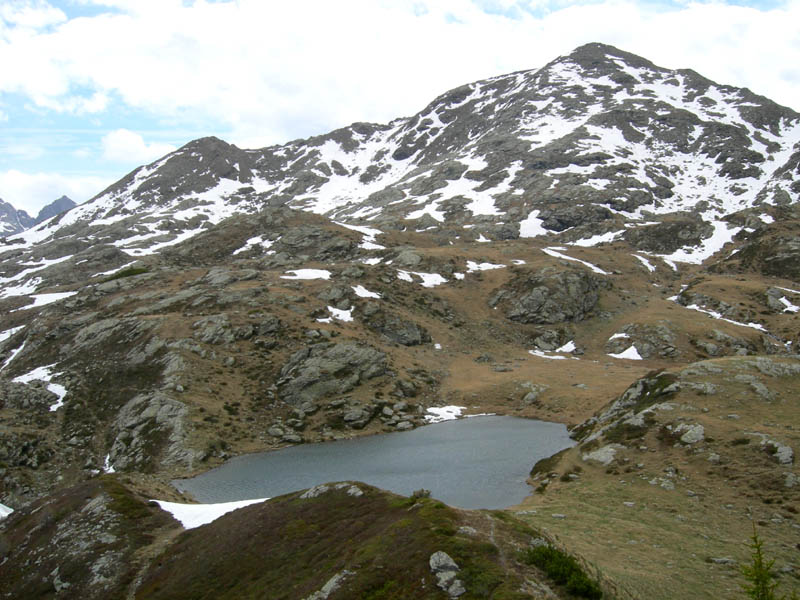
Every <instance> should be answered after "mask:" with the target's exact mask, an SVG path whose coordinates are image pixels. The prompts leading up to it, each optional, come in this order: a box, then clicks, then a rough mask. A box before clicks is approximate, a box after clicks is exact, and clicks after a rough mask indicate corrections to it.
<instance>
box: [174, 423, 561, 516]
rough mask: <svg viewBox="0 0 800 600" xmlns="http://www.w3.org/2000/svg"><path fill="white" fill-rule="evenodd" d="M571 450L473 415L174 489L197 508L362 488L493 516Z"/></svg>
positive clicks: (554, 426)
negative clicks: (534, 470) (331, 487)
mask: <svg viewBox="0 0 800 600" xmlns="http://www.w3.org/2000/svg"><path fill="white" fill-rule="evenodd" d="M574 443H575V442H574V441H573V440H571V439H570V438H569V435H568V433H567V428H566V427H565V426H564V425H562V424H559V423H548V422H545V421H536V420H531V419H522V418H517V417H508V416H478V417H473V418H464V419H458V420H451V421H444V422H442V423H436V424H432V425H427V426H425V427H418V428H416V429H414V430H411V431H404V432H397V433H386V434H381V435H374V436H367V437H360V438H355V439H349V440H339V441H335V442H325V443H319V444H305V445H298V446H292V447H289V448H284V449H281V450H277V451H273V452H262V453H258V454H249V455H244V456H238V457H235V458H232V459H231V460H229V461H227V462H226V463H225V464H223V465H221V466H220V467H217V468H215V469H213V470H210V471H207V472H205V473H202V474H200V475H198V476H196V477H193V478H191V479H178V480H175V481H173V484H174V485H175V487H176V488H177V489H179V490H180V491H182V492H188V493H189V494H191V495H192V496H193V497H194V498H195V499H196V500H197V501H198V502H203V503H217V502H231V501H236V500H247V499H252V498H272V497H275V496H280V495H282V494H286V493H289V492H293V491H297V490H301V489H305V488H309V487H313V486H315V485H318V484H321V483H327V482H335V481H363V482H364V483H367V484H370V485H373V486H376V487H379V488H383V489H386V490H389V491H392V492H395V493H398V494H403V495H406V496H407V495H410V494H412V493H413V492H414V491H416V490H419V489H426V490H430V492H431V495H432V496H433V497H434V498H437V499H439V500H442V501H443V502H445V503H447V504H449V505H451V506H455V507H459V508H466V509H479V508H487V509H497V508H506V507H509V506H513V505H515V504H518V503H519V502H521V501H522V500H523V499H524V498H525V497H526V496H527V495H528V494H530V492H531V488H530V486H529V485H528V484H527V483H526V479H527V477H528V474H529V472H530V470H531V467H533V465H534V464H535V463H536V462H537V461H538V460H540V459H542V458H547V457H549V456H552V455H553V454H555V453H556V452H559V451H560V450H563V449H564V448H568V447H571V446H573V445H574Z"/></svg>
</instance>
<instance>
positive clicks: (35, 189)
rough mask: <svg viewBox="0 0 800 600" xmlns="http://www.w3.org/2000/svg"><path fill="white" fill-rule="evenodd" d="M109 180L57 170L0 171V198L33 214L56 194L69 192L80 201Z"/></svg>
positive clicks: (101, 188) (95, 192) (98, 189)
mask: <svg viewBox="0 0 800 600" xmlns="http://www.w3.org/2000/svg"><path fill="white" fill-rule="evenodd" d="M111 183H113V181H112V180H110V179H107V178H104V177H94V176H75V177H70V176H65V175H60V174H57V173H23V172H21V171H17V170H14V169H12V170H9V171H0V198H2V199H3V200H5V201H6V202H9V203H11V204H12V205H13V206H14V208H16V209H22V210H25V211H26V212H27V213H28V214H30V215H32V216H36V214H37V213H38V212H39V210H40V209H41V208H42V207H43V206H45V205H47V204H50V203H51V202H52V201H53V200H55V199H56V198H60V197H61V196H64V195H66V196H69V197H70V198H72V200H74V201H75V202H78V203H81V202H84V201H86V200H88V199H89V198H91V197H93V196H95V195H96V194H98V193H99V192H101V191H102V190H104V189H105V188H106V187H108V186H109V185H110V184H111Z"/></svg>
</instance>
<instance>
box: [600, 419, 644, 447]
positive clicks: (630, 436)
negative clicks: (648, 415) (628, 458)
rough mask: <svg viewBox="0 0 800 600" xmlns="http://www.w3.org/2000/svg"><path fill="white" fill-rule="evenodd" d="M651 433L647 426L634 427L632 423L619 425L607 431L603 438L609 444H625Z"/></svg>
mask: <svg viewBox="0 0 800 600" xmlns="http://www.w3.org/2000/svg"><path fill="white" fill-rule="evenodd" d="M648 431H649V428H648V427H647V425H632V424H630V423H618V424H617V425H615V426H614V427H611V428H610V429H606V431H605V432H604V433H603V437H604V438H605V439H606V441H607V442H612V443H618V444H624V443H625V442H627V441H629V440H635V439H639V438H642V437H644V436H645V434H646V433H647V432H648Z"/></svg>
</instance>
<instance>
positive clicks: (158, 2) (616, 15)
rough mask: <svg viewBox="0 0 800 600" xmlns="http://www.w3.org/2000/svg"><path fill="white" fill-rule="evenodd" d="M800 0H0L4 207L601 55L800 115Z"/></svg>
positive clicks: (85, 195)
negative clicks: (681, 73)
mask: <svg viewBox="0 0 800 600" xmlns="http://www.w3.org/2000/svg"><path fill="white" fill-rule="evenodd" d="M798 23H800V0H789V1H780V0H763V1H758V2H749V1H746V0H741V1H738V2H684V1H682V0H677V1H671V0H655V1H642V0H587V1H579V2H571V1H568V0H521V1H514V0H338V1H333V0H291V1H290V2H277V1H275V0H215V1H212V0H60V1H56V0H50V1H47V0H0V198H2V199H4V200H6V201H8V202H11V203H12V204H14V205H15V206H16V207H17V208H24V209H26V210H28V211H29V212H32V213H35V212H36V211H38V209H39V208H40V207H41V206H43V205H44V204H46V203H48V202H50V201H52V200H53V199H55V198H56V197H58V196H60V195H61V194H67V195H69V196H70V197H72V198H73V199H74V200H76V201H79V202H82V201H85V200H87V199H89V198H90V197H92V196H93V195H94V194H96V193H98V192H99V191H101V190H102V189H103V188H104V187H105V186H106V185H108V184H110V183H112V182H114V181H116V180H117V179H119V178H120V177H122V176H123V175H125V174H126V173H127V172H129V171H131V170H132V169H134V168H135V167H137V166H138V165H140V164H144V163H147V162H150V161H152V160H154V159H156V158H158V157H160V156H162V155H163V154H165V153H167V152H169V151H170V150H172V149H174V148H177V147H179V146H181V145H182V144H184V143H186V142H187V141H189V140H192V139H194V138H197V137H201V136H205V135H216V136H218V137H221V138H223V139H225V140H227V141H229V142H232V143H235V144H237V145H239V146H240V147H245V148H253V147H262V146H266V145H270V144H275V143H282V142H286V141H288V140H291V139H295V138H298V137H306V136H309V135H312V134H318V133H324V132H326V131H329V130H331V129H334V128H336V127H341V126H344V125H348V124H349V123H351V122H353V121H373V122H387V121H389V120H391V119H393V118H395V117H400V116H408V115H411V114H413V113H415V112H417V111H418V110H420V109H421V108H423V107H424V106H425V105H426V104H427V103H428V102H429V101H430V100H432V99H433V98H434V97H435V96H437V95H438V94H440V93H442V92H444V91H446V90H448V89H451V88H453V87H456V86H458V85H461V84H464V83H467V82H471V81H475V80H478V79H482V78H485V77H490V76H493V75H499V74H501V73H507V72H510V71H516V70H520V69H535V68H538V67H541V66H543V65H544V64H546V63H547V62H549V61H550V60H552V59H554V58H556V57H557V56H559V55H562V54H566V53H568V52H570V51H571V50H572V49H574V48H575V47H577V46H579V45H581V44H584V43H587V42H592V41H598V42H604V43H608V44H612V45H614V46H617V47H619V48H622V49H624V50H628V51H630V52H634V53H636V54H639V55H641V56H644V57H646V58H648V59H650V60H652V61H653V62H655V63H656V64H658V65H661V66H664V67H669V68H685V67H688V68H693V69H694V70H696V71H698V72H700V73H702V74H703V75H705V76H707V77H709V78H711V79H713V80H715V81H717V82H718V83H727V84H732V85H736V86H743V87H749V88H750V89H751V90H753V91H754V92H756V93H759V94H763V95H765V96H768V97H770V98H772V99H773V100H775V101H777V102H778V103H780V104H783V105H786V106H790V107H792V108H794V109H795V110H798V111H800V26H798Z"/></svg>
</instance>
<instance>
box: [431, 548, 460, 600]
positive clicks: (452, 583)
mask: <svg viewBox="0 0 800 600" xmlns="http://www.w3.org/2000/svg"><path fill="white" fill-rule="evenodd" d="M428 564H429V565H430V568H431V572H432V573H433V574H434V576H435V577H436V585H437V587H439V588H440V589H442V590H444V591H445V592H447V595H448V596H450V597H451V598H458V597H459V596H461V595H463V594H464V593H465V592H466V591H467V590H466V589H465V588H464V584H463V582H462V581H461V580H460V579H457V578H456V576H457V574H458V572H459V571H460V570H461V569H459V567H458V565H457V564H456V562H455V561H454V560H453V559H452V558H451V557H450V555H449V554H447V553H446V552H442V551H441V550H439V551H438V552H434V553H433V554H431V557H430V559H429V560H428Z"/></svg>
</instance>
